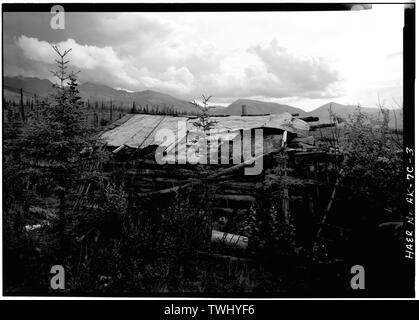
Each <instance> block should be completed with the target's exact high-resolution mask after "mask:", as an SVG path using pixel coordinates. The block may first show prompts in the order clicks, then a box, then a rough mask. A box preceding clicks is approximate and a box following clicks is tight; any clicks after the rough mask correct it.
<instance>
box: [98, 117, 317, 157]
mask: <svg viewBox="0 0 419 320" xmlns="http://www.w3.org/2000/svg"><path fill="white" fill-rule="evenodd" d="M211 120H215V121H216V123H215V125H214V126H213V129H214V130H215V131H217V132H218V134H220V135H222V136H225V137H226V138H228V135H227V133H229V132H231V133H235V132H238V131H240V130H250V129H254V128H275V129H280V130H284V131H285V130H286V131H289V132H292V133H297V134H300V133H302V132H305V131H308V130H309V128H310V126H309V125H308V123H306V122H305V121H303V120H299V119H295V118H293V117H292V116H291V114H289V113H282V114H274V115H265V116H244V117H242V116H228V117H211ZM195 121H197V119H196V118H192V117H177V116H176V117H175V116H169V115H149V114H136V115H134V116H132V117H131V118H130V119H129V120H128V121H126V122H125V123H123V124H121V125H120V126H118V127H116V128H114V129H111V130H109V131H107V132H105V133H103V134H102V136H101V137H102V138H103V139H104V140H105V141H106V143H107V144H108V145H109V146H113V147H119V146H121V145H125V146H128V147H131V148H141V149H142V148H145V147H147V146H149V145H153V144H159V143H158V142H157V141H156V140H155V134H156V132H158V131H159V130H160V129H169V130H172V131H173V132H174V133H177V132H178V124H179V122H186V128H187V130H188V131H191V132H199V130H200V129H199V128H197V127H195V126H194V125H193V123H194V122H195ZM222 136H220V138H221V139H222ZM184 138H185V137H178V141H177V142H179V141H181V140H183V139H184Z"/></svg>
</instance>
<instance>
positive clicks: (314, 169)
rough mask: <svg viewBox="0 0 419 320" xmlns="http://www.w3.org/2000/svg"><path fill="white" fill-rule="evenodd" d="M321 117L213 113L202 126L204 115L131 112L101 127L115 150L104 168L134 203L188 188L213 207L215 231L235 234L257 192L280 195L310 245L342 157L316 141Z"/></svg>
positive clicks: (160, 202)
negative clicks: (316, 123) (120, 181)
mask: <svg viewBox="0 0 419 320" xmlns="http://www.w3.org/2000/svg"><path fill="white" fill-rule="evenodd" d="M316 120H318V119H313V118H298V117H297V116H296V115H291V114H289V113H283V114H270V115H245V114H244V115H241V116H210V117H208V118H207V119H205V121H207V122H211V126H210V129H209V130H203V129H202V126H200V125H199V123H200V121H202V119H200V118H199V117H198V116H178V115H153V114H127V115H125V116H124V117H122V118H121V119H119V120H117V121H116V122H114V123H113V124H112V125H110V126H108V127H107V128H106V130H104V132H102V133H101V135H100V138H101V139H102V141H103V142H104V143H105V148H106V149H107V150H108V152H109V154H110V160H109V162H108V163H107V164H106V168H105V170H106V171H108V172H110V173H114V174H115V175H117V176H119V177H120V178H121V179H123V180H124V185H125V188H126V191H127V193H128V195H129V205H130V208H131V209H133V210H136V208H145V207H148V208H151V209H155V208H157V207H160V206H167V205H170V203H171V202H172V201H173V198H174V197H175V196H176V194H177V193H179V192H183V193H186V194H187V195H188V197H190V199H191V201H194V202H195V203H199V205H200V206H201V207H202V208H203V210H205V211H207V212H209V213H210V214H211V216H212V221H214V226H213V227H214V231H213V237H214V238H217V237H218V238H220V233H219V232H222V233H224V234H230V235H231V236H232V237H233V236H234V234H237V233H238V232H239V230H240V223H241V220H242V219H243V217H245V216H246V214H247V213H248V212H249V210H251V209H252V207H254V206H255V205H257V204H258V199H261V198H264V197H266V196H267V195H270V196H271V197H274V198H275V197H276V198H278V199H280V201H281V202H282V210H281V211H282V212H281V214H282V215H283V217H284V219H285V221H287V222H289V221H290V219H293V221H294V222H295V224H296V227H297V229H298V230H299V231H298V233H299V234H300V235H301V237H299V238H300V240H301V243H302V245H304V244H306V245H308V246H309V245H311V243H312V241H313V239H314V235H315V230H316V228H317V225H318V223H319V221H321V220H322V216H323V214H324V212H325V209H326V208H327V204H328V201H330V197H331V193H332V192H333V185H334V183H335V180H336V176H337V172H336V171H337V169H336V168H337V165H338V162H339V161H340V159H341V158H340V155H339V154H338V153H337V152H336V150H327V149H324V148H320V147H319V146H316V141H315V139H314V137H313V136H312V135H311V133H312V131H313V130H314V129H315V126H311V125H310V122H311V121H316ZM278 177H280V178H278ZM277 180H280V183H278V181H277ZM145 204H146V205H145ZM220 229H221V230H220ZM217 232H218V233H217ZM243 239H244V238H242V239H241V240H243ZM239 240H240V239H239ZM245 240H246V239H245ZM246 241H247V240H246ZM235 243H236V244H239V243H241V242H240V241H236V242H235ZM243 246H244V247H245V244H244V245H243Z"/></svg>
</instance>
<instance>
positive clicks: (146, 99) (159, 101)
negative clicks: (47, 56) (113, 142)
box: [3, 77, 197, 113]
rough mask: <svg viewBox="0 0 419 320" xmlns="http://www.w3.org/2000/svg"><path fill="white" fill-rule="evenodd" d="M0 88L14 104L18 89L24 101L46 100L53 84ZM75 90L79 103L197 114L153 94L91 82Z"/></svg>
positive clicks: (15, 81)
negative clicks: (77, 90) (87, 102)
mask: <svg viewBox="0 0 419 320" xmlns="http://www.w3.org/2000/svg"><path fill="white" fill-rule="evenodd" d="M3 86H4V95H5V98H6V100H16V97H19V90H20V88H23V93H24V98H25V100H26V98H27V97H29V98H31V97H33V95H34V94H36V95H38V96H40V97H47V96H48V95H49V94H50V93H52V92H53V88H52V82H51V81H49V80H46V79H39V78H25V77H4V78H3ZM78 89H79V92H80V96H81V98H82V100H84V101H87V100H89V101H90V102H91V103H94V102H96V101H97V102H99V103H101V102H105V103H108V102H109V101H110V100H112V102H113V104H114V105H119V106H122V107H124V108H126V109H130V108H131V107H132V104H133V102H134V101H135V104H136V106H141V107H145V106H147V105H148V107H149V108H150V109H151V108H153V107H154V106H157V108H164V107H165V106H166V107H170V108H171V107H173V108H174V109H175V110H177V111H178V112H180V113H182V112H184V113H196V112H197V110H196V108H195V107H194V106H193V105H191V104H190V103H189V102H187V101H184V100H181V99H178V98H175V97H173V96H171V95H168V94H165V93H160V92H157V91H152V90H145V91H138V92H128V91H125V90H117V89H114V88H111V87H108V86H106V85H101V84H96V83H91V82H86V83H83V84H81V85H79V88H78ZM16 95H17V96H16Z"/></svg>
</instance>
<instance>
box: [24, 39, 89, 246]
mask: <svg viewBox="0 0 419 320" xmlns="http://www.w3.org/2000/svg"><path fill="white" fill-rule="evenodd" d="M53 49H54V50H55V52H56V53H57V54H58V56H59V58H58V59H57V60H55V61H56V63H57V70H56V71H53V72H52V73H53V74H54V75H55V76H56V78H57V80H58V83H56V84H54V89H55V92H54V93H53V95H52V96H51V97H50V98H49V99H48V100H47V101H45V103H44V104H43V106H42V108H41V109H40V111H39V112H40V114H39V117H37V118H36V119H33V120H32V121H31V122H30V123H28V125H27V126H25V127H24V128H23V130H22V135H21V139H20V150H21V157H20V159H21V171H20V173H21V175H22V177H23V179H25V180H26V181H27V186H28V191H29V190H33V188H32V187H29V186H31V185H37V186H41V187H42V190H43V192H44V193H46V194H44V195H43V197H44V198H45V197H46V196H53V197H55V198H56V199H57V200H58V204H59V205H58V208H57V213H58V214H57V222H58V223H57V227H58V234H59V242H60V248H61V249H63V246H64V239H65V228H66V220H67V217H66V213H67V206H68V205H67V204H68V200H70V199H71V198H72V195H74V191H73V190H74V189H75V187H76V186H77V185H78V184H79V183H80V180H81V179H82V175H83V170H84V168H85V167H86V164H85V161H86V160H85V159H86V157H85V152H84V151H85V150H89V149H91V147H92V145H93V140H92V136H91V134H90V132H89V130H87V129H86V127H85V125H84V114H83V112H84V110H83V108H82V103H81V102H80V96H79V91H78V89H77V74H76V73H74V72H68V71H67V64H68V60H67V61H66V60H65V57H66V55H67V54H68V53H69V52H70V50H71V49H70V50H66V51H64V52H61V51H60V50H59V49H58V48H57V47H56V46H54V47H53Z"/></svg>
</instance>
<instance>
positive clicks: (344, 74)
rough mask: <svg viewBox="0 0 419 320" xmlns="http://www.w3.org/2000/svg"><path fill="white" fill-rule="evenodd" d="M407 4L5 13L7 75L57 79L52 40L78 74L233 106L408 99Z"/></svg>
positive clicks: (134, 88) (302, 105)
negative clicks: (56, 15) (61, 18)
mask: <svg viewBox="0 0 419 320" xmlns="http://www.w3.org/2000/svg"><path fill="white" fill-rule="evenodd" d="M403 10H404V8H403V5H402V4H374V5H373V6H372V9H370V10H362V11H341V12H339V11H335V12H208V13H202V12H201V13H69V12H66V13H65V28H64V30H60V29H57V30H54V29H52V28H51V27H50V20H51V17H52V15H51V14H50V13H10V12H7V13H4V15H3V54H4V64H3V68H4V69H3V72H4V75H8V76H17V75H20V76H30V77H39V78H47V79H51V80H52V74H51V73H50V70H52V69H53V61H54V59H55V56H54V52H53V50H52V48H51V44H57V45H58V47H59V48H60V49H62V50H64V49H69V48H72V51H71V52H70V54H69V55H68V58H69V60H70V63H69V66H70V68H71V69H73V70H80V71H81V72H80V73H79V75H78V76H79V81H80V82H82V83H83V82H93V83H98V84H104V85H108V86H110V87H113V88H119V89H126V90H129V91H141V90H146V89H150V90H156V91H160V92H165V93H168V94H171V95H173V96H176V97H178V98H182V99H186V100H192V99H199V97H201V95H202V94H205V95H211V96H212V98H211V101H212V102H213V103H215V104H219V105H227V104H228V103H231V102H233V101H235V100H236V99H238V98H248V99H257V100H262V101H270V102H278V103H285V104H290V105H293V106H295V107H300V108H302V109H304V110H311V109H314V108H316V107H318V106H320V105H322V104H325V103H328V102H330V101H335V102H338V103H342V104H360V105H362V106H365V107H374V106H377V103H378V101H379V100H380V101H381V102H382V103H384V104H385V105H386V106H387V107H395V106H396V105H395V102H397V103H398V104H400V105H401V104H402V101H403V97H402V88H403V14H404V13H403V12H404V11H403Z"/></svg>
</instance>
